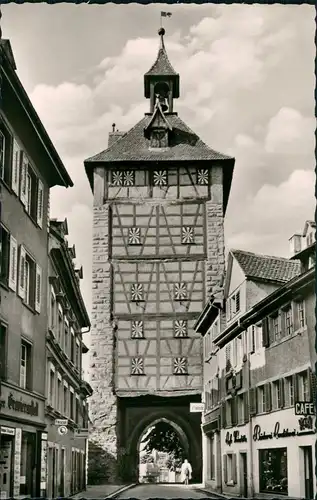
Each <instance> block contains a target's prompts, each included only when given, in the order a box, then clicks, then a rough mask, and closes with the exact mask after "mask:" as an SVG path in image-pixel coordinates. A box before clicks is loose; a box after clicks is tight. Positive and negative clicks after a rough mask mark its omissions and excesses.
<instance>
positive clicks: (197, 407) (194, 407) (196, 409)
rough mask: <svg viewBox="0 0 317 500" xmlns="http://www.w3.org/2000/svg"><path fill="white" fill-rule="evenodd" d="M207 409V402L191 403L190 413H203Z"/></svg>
mask: <svg viewBox="0 0 317 500" xmlns="http://www.w3.org/2000/svg"><path fill="white" fill-rule="evenodd" d="M204 409H205V403H190V405H189V411H190V413H202V412H203V411H204Z"/></svg>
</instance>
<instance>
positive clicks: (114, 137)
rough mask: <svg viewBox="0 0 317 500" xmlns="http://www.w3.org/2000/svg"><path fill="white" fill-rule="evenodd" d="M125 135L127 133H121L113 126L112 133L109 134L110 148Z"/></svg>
mask: <svg viewBox="0 0 317 500" xmlns="http://www.w3.org/2000/svg"><path fill="white" fill-rule="evenodd" d="M124 135H125V132H119V130H118V129H117V130H116V124H115V123H113V124H112V132H109V139H108V148H110V146H112V144H114V143H115V142H117V140H118V139H120V138H121V137H123V136H124Z"/></svg>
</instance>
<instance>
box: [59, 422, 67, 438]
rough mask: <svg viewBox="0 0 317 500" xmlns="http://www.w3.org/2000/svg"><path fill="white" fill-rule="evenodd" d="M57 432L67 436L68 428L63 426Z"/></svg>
mask: <svg viewBox="0 0 317 500" xmlns="http://www.w3.org/2000/svg"><path fill="white" fill-rule="evenodd" d="M57 430H58V434H60V435H61V436H65V434H67V427H66V426H65V425H61V426H60V427H59V428H58V429H57Z"/></svg>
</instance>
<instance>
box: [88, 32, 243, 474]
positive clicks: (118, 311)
mask: <svg viewBox="0 0 317 500" xmlns="http://www.w3.org/2000/svg"><path fill="white" fill-rule="evenodd" d="M164 33H165V32H164V29H163V28H161V30H160V31H159V35H160V39H161V40H160V48H159V52H158V56H157V59H156V61H155V63H154V65H153V66H152V68H151V69H150V70H149V71H148V72H147V73H146V74H145V76H144V90H145V97H146V98H147V99H149V112H148V113H146V114H145V116H144V117H143V118H142V119H141V121H139V122H138V123H137V124H136V125H135V126H134V127H133V128H132V129H131V130H130V131H129V132H127V133H121V132H118V131H115V130H113V133H111V134H110V136H109V144H108V148H107V149H106V150H105V151H103V152H101V153H99V154H97V155H95V156H93V157H91V158H89V159H88V160H86V161H85V168H86V172H87V175H88V178H89V181H90V184H91V187H92V190H93V193H94V223H93V224H94V229H93V230H94V234H93V314H92V330H91V332H92V335H91V342H92V343H91V355H92V358H91V375H92V381H91V382H92V386H93V389H94V395H93V397H92V401H91V411H92V419H93V421H94V426H95V432H94V436H93V441H94V444H93V448H94V450H95V451H96V450H99V451H100V452H102V451H103V450H104V451H105V452H106V453H103V456H104V460H106V461H107V464H105V466H104V467H102V468H101V469H102V470H103V471H104V473H105V475H106V476H107V478H108V479H109V478H115V471H116V470H118V469H119V470H120V472H121V475H122V476H124V477H125V478H128V476H130V477H129V478H135V475H136V467H137V454H138V444H139V441H140V438H141V435H142V434H143V433H144V431H145V430H146V429H147V428H148V427H150V426H151V425H153V423H154V422H158V421H160V420H162V419H164V420H165V421H166V420H167V421H168V422H170V423H171V425H172V426H174V427H175V428H176V429H181V431H182V433H183V434H182V436H183V444H184V448H185V450H186V454H187V455H188V458H189V460H190V461H191V462H192V463H195V468H194V474H195V475H196V477H197V479H200V478H201V433H200V414H196V413H190V411H189V409H190V402H195V401H196V402H197V401H200V400H201V399H200V398H201V392H202V365H203V360H202V343H201V339H200V338H199V335H198V334H196V333H195V330H194V328H193V326H194V323H195V321H196V320H197V318H198V316H199V314H200V311H201V310H202V308H203V306H204V304H205V303H206V301H207V300H208V298H209V296H210V295H211V294H213V293H216V292H219V291H220V290H221V287H222V280H223V272H224V235H223V219H224V214H225V210H226V206H227V201H228V197H229V191H230V186H231V179H232V173H233V166H234V159H233V158H230V157H228V156H225V155H223V154H220V153H217V152H216V151H214V150H212V149H211V148H210V147H208V146H207V145H206V144H205V143H204V142H203V141H202V140H201V139H200V138H199V137H198V136H197V135H196V134H195V133H194V132H193V131H192V130H191V129H190V128H189V127H188V126H187V125H186V124H185V123H184V122H183V121H182V120H181V119H180V118H179V116H178V114H177V112H175V111H174V100H175V99H177V98H178V97H179V75H178V74H177V73H176V72H175V71H174V69H173V67H172V66H171V64H170V62H169V59H168V57H167V53H166V50H165V46H164V40H163V36H164ZM98 461H99V464H100V458H99V459H98Z"/></svg>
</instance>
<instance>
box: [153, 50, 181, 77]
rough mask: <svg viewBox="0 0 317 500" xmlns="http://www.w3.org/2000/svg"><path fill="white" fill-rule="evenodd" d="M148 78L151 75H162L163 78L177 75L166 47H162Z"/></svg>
mask: <svg viewBox="0 0 317 500" xmlns="http://www.w3.org/2000/svg"><path fill="white" fill-rule="evenodd" d="M145 74H146V75H147V76H150V75H162V76H171V75H177V73H176V71H175V70H174V68H173V66H172V65H171V63H170V62H169V59H168V57H167V54H166V51H165V48H164V46H163V47H160V49H159V51H158V54H157V58H156V61H155V63H154V64H153V66H152V67H151V69H149V71H148V72H147V73H145Z"/></svg>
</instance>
